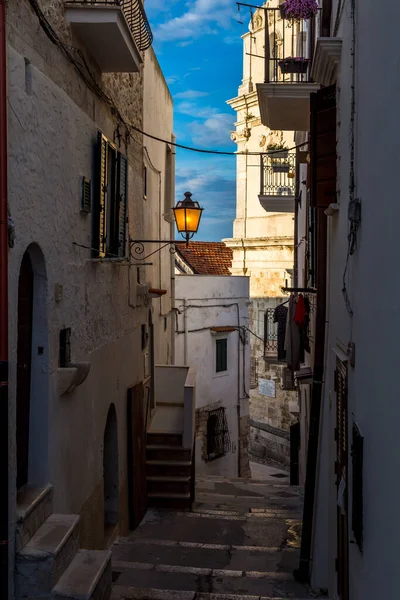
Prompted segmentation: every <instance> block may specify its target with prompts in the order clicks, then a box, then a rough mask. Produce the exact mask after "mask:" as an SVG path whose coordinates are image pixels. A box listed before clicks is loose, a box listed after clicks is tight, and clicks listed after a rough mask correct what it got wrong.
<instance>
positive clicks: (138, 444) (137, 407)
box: [128, 383, 147, 529]
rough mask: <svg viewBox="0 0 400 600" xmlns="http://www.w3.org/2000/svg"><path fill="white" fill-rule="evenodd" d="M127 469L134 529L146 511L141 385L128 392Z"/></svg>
mask: <svg viewBox="0 0 400 600" xmlns="http://www.w3.org/2000/svg"><path fill="white" fill-rule="evenodd" d="M128 469H129V470H128V490H129V525H130V528H131V529H135V528H136V527H137V526H138V525H139V523H140V522H141V520H142V519H143V517H144V515H145V513H146V509H147V491H146V426H145V411H144V386H143V383H139V384H138V385H135V386H134V387H132V388H130V389H129V390H128Z"/></svg>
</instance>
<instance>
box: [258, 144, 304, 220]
mask: <svg viewBox="0 0 400 600" xmlns="http://www.w3.org/2000/svg"><path fill="white" fill-rule="evenodd" d="M260 159H261V169H260V171H261V181H260V183H261V187H260V195H259V196H258V198H259V200H260V204H261V206H262V207H263V208H264V210H266V211H267V212H277V213H288V212H294V208H295V204H294V202H295V194H296V179H295V174H296V154H289V153H288V152H285V151H283V152H280V153H276V154H263V155H261V156H260Z"/></svg>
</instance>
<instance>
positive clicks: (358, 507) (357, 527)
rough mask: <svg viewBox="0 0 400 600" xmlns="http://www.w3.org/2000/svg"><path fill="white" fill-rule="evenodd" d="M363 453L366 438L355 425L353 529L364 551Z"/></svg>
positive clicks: (353, 448) (353, 447)
mask: <svg viewBox="0 0 400 600" xmlns="http://www.w3.org/2000/svg"><path fill="white" fill-rule="evenodd" d="M363 452H364V438H363V437H362V435H361V433H360V430H359V429H358V427H357V425H356V424H355V423H353V441H352V446H351V458H352V468H353V498H352V529H353V533H354V539H355V541H356V544H357V546H358V547H359V549H360V551H361V552H362V549H363Z"/></svg>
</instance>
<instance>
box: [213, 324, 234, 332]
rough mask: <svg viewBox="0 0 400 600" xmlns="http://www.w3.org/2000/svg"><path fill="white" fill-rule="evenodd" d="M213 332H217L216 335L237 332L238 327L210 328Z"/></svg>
mask: <svg viewBox="0 0 400 600" xmlns="http://www.w3.org/2000/svg"><path fill="white" fill-rule="evenodd" d="M210 329H211V331H215V333H230V332H231V331H236V329H237V327H229V326H228V325H226V326H225V327H224V326H221V327H210Z"/></svg>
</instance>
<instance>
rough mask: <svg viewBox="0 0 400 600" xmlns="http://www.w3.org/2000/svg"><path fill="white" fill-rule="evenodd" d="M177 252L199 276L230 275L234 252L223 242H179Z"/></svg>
mask: <svg viewBox="0 0 400 600" xmlns="http://www.w3.org/2000/svg"><path fill="white" fill-rule="evenodd" d="M176 249H177V252H178V253H179V254H180V256H181V257H182V258H183V260H184V261H185V262H186V263H187V264H188V265H190V266H191V267H192V269H193V270H194V272H195V273H196V274H197V275H230V274H231V273H230V271H229V268H230V267H231V266H232V256H233V252H232V250H231V248H228V247H227V246H225V244H224V243H223V242H189V247H188V248H187V247H186V243H185V242H177V244H176Z"/></svg>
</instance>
